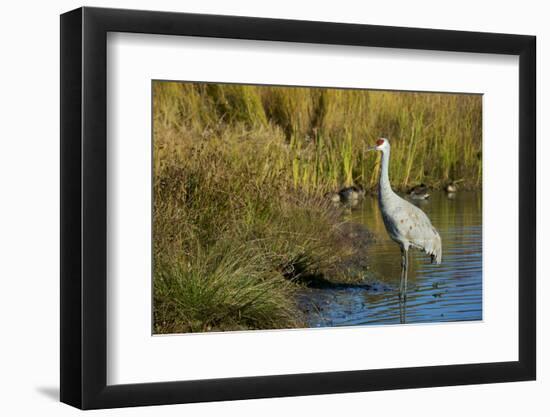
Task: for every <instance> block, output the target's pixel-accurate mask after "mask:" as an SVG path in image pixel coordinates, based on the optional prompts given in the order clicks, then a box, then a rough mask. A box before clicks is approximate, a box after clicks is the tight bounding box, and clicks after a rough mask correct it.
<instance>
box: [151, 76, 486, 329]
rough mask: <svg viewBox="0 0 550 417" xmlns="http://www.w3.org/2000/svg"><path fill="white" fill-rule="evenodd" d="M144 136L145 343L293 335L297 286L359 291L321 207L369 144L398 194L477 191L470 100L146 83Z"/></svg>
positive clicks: (355, 178)
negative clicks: (203, 334)
mask: <svg viewBox="0 0 550 417" xmlns="http://www.w3.org/2000/svg"><path fill="white" fill-rule="evenodd" d="M153 135H154V141H153V143H154V152H153V157H154V161H153V170H154V176H153V178H154V180H153V181H154V184H153V200H154V201H153V233H154V239H153V248H154V253H153V256H154V331H155V333H175V332H195V331H212V330H239V329H269V328H286V327H299V326H303V325H304V320H303V318H302V316H301V313H300V311H299V309H298V308H297V306H296V304H295V301H294V299H295V297H294V296H293V294H294V292H295V291H296V290H297V289H299V288H300V285H302V284H301V282H302V278H304V277H307V279H315V277H323V279H326V278H327V277H328V278H329V279H331V280H336V281H345V280H353V279H358V278H357V277H358V276H359V278H360V274H359V275H357V274H352V273H351V272H350V271H348V269H347V267H346V265H348V261H349V259H352V258H353V257H357V256H358V250H359V249H358V248H357V247H356V246H355V245H354V244H353V242H349V241H348V240H346V239H344V238H343V234H344V231H345V230H346V227H345V222H343V220H342V217H341V215H340V212H339V211H338V210H336V209H334V208H333V207H331V206H330V204H329V203H328V202H327V201H325V199H324V198H323V194H324V193H325V192H327V191H330V190H336V189H337V188H338V187H341V186H347V185H352V184H362V185H364V186H365V187H367V188H369V187H371V188H372V187H373V186H374V184H375V183H376V179H377V175H376V171H377V164H378V160H377V158H376V157H375V156H374V155H373V154H367V153H365V149H366V147H367V146H369V145H371V144H372V143H373V142H374V140H375V139H376V138H377V137H379V136H384V137H388V138H389V139H390V140H391V143H392V163H391V178H392V182H393V184H394V186H396V187H398V188H405V187H408V186H409V185H410V184H413V183H416V182H424V183H427V184H430V185H432V186H440V185H441V184H442V183H443V182H445V181H448V180H451V179H460V180H462V182H461V185H462V186H466V187H475V186H479V185H480V184H481V172H482V171H481V157H480V155H481V97H480V96H469V95H444V94H420V93H396V92H383V91H359V90H331V89H319V88H280V87H258V86H242V85H219V84H200V83H197V84H193V83H175V82H155V83H154V84H153ZM363 249H364V248H363ZM363 249H361V250H363ZM363 257H364V255H363Z"/></svg>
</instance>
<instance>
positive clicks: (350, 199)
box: [338, 185, 365, 203]
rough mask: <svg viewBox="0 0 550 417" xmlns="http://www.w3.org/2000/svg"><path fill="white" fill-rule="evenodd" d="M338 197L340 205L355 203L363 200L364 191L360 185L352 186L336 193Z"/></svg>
mask: <svg viewBox="0 0 550 417" xmlns="http://www.w3.org/2000/svg"><path fill="white" fill-rule="evenodd" d="M338 195H339V196H340V201H341V202H342V203H357V202H358V201H360V200H362V199H363V198H365V189H364V188H363V186H361V185H359V186H356V185H352V186H351V187H344V188H342V189H341V190H340V191H338Z"/></svg>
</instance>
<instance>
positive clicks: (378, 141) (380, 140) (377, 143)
mask: <svg viewBox="0 0 550 417" xmlns="http://www.w3.org/2000/svg"><path fill="white" fill-rule="evenodd" d="M383 144H384V139H382V138H380V139H378V140H377V141H376V146H380V145H383Z"/></svg>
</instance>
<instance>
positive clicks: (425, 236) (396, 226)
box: [378, 191, 441, 264]
mask: <svg viewBox="0 0 550 417" xmlns="http://www.w3.org/2000/svg"><path fill="white" fill-rule="evenodd" d="M378 203H379V205H380V211H381V212H382V219H383V220H384V225H385V226H386V230H387V232H388V234H389V235H390V237H391V238H392V239H393V240H394V241H395V242H397V243H398V244H399V245H400V246H402V247H403V248H404V249H405V250H408V249H409V247H413V248H415V249H419V250H421V251H424V252H426V254H428V255H429V256H430V257H431V259H432V262H435V263H438V264H440V263H441V237H440V236H439V233H438V232H437V230H436V229H435V228H434V227H433V226H432V223H431V222H430V219H428V216H426V214H425V213H424V212H423V211H422V210H420V209H419V208H418V207H416V206H415V205H414V204H411V203H409V202H408V201H407V200H404V199H403V198H401V197H399V196H398V195H397V194H395V193H394V192H393V191H391V194H390V193H387V192H381V193H379V196H378Z"/></svg>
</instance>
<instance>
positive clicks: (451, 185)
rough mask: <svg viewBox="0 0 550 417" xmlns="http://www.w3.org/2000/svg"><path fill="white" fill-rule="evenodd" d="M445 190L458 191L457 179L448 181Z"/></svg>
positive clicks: (449, 191) (447, 191)
mask: <svg viewBox="0 0 550 417" xmlns="http://www.w3.org/2000/svg"><path fill="white" fill-rule="evenodd" d="M443 189H444V190H445V192H446V193H447V194H451V193H453V194H454V193H456V192H457V191H458V188H457V186H456V182H455V181H451V182H450V183H448V184H447V185H446V186H445V187H444V188H443Z"/></svg>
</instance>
